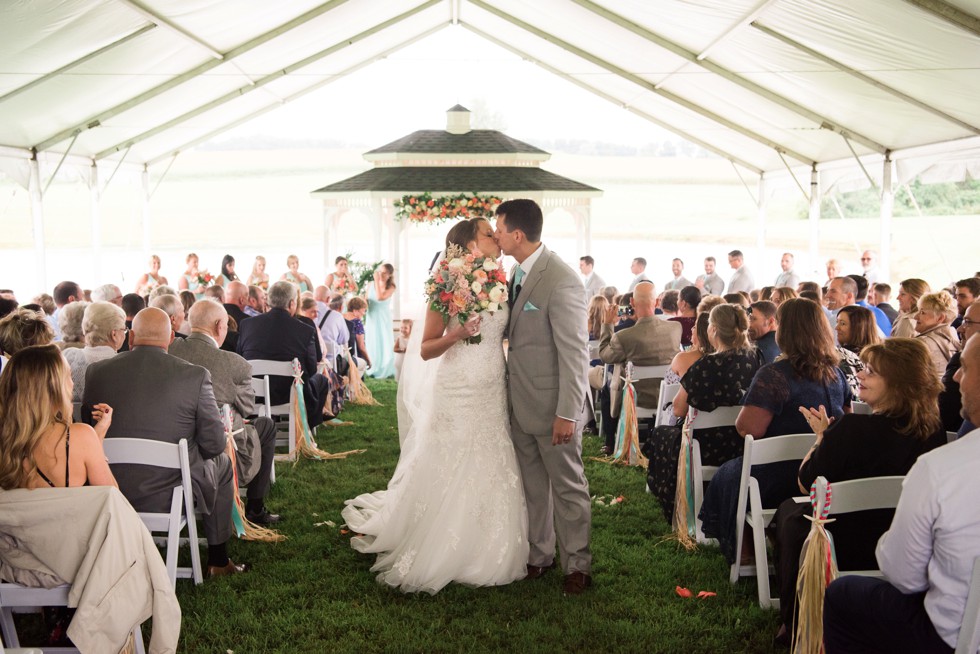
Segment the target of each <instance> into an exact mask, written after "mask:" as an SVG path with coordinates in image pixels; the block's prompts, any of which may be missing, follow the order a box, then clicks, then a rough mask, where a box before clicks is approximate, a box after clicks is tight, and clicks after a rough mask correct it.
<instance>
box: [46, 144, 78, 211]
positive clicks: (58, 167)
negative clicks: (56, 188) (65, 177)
mask: <svg viewBox="0 0 980 654" xmlns="http://www.w3.org/2000/svg"><path fill="white" fill-rule="evenodd" d="M77 140H78V134H75V136H73V137H71V143H69V144H68V148H67V149H66V150H65V152H64V154H62V155H61V159H58V165H57V166H55V167H54V172H53V173H51V177H49V178H48V183H47V184H45V185H44V190H43V191H41V195H42V196H44V195H45V194H46V193H47V192H48V189H49V188H51V182H53V181H54V178H55V177H57V176H58V171H59V170H61V166H62V164H64V163H65V159H67V158H68V155H69V153H71V149H72V148H73V147H75V141H77Z"/></svg>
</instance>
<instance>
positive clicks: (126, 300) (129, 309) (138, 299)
mask: <svg viewBox="0 0 980 654" xmlns="http://www.w3.org/2000/svg"><path fill="white" fill-rule="evenodd" d="M145 308H146V302H145V301H144V300H143V297H142V296H140V295H137V294H136V293H127V294H126V295H124V296H123V299H122V310H123V311H124V312H125V313H126V329H132V328H133V318H135V317H136V314H137V313H139V312H140V311H142V310H143V309H145ZM128 350H129V339H128V338H126V339H123V344H122V347H120V348H119V351H120V352H127V351H128Z"/></svg>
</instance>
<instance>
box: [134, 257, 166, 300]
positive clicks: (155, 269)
mask: <svg viewBox="0 0 980 654" xmlns="http://www.w3.org/2000/svg"><path fill="white" fill-rule="evenodd" d="M166 285H167V278H166V277H164V276H163V275H161V274H160V257H158V256H157V255H155V254H153V255H150V271H149V272H146V273H143V275H142V276H141V277H140V278H139V279H138V280H137V281H136V292H137V293H139V294H140V295H149V294H150V292H151V291H152V290H153V289H155V288H156V287H157V286H166Z"/></svg>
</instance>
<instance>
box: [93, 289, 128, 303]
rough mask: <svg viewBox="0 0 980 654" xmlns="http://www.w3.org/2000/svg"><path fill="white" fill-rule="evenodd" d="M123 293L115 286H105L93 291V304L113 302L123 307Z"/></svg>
mask: <svg viewBox="0 0 980 654" xmlns="http://www.w3.org/2000/svg"><path fill="white" fill-rule="evenodd" d="M122 299H123V293H122V291H120V290H119V287H118V286H116V285H115V284H103V285H102V286H100V287H98V288H96V289H94V290H93V291H92V302H112V303H113V304H115V305H116V306H122Z"/></svg>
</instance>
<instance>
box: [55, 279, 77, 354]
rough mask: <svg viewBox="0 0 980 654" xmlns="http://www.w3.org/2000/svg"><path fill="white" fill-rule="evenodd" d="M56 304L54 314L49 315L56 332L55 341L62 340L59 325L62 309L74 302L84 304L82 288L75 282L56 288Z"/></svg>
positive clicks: (66, 282) (63, 283)
mask: <svg viewBox="0 0 980 654" xmlns="http://www.w3.org/2000/svg"><path fill="white" fill-rule="evenodd" d="M52 295H53V296H54V304H55V307H57V308H56V309H55V310H54V312H53V313H50V314H48V315H47V321H48V324H49V325H51V329H53V330H54V340H55V341H60V340H61V327H60V326H59V325H58V314H59V313H61V311H62V309H64V308H65V307H66V306H68V305H69V304H71V303H73V302H84V299H83V297H82V287H81V286H79V285H78V284H76V283H75V282H71V281H65V282H61V283H60V284H58V285H57V286H55V287H54V293H52Z"/></svg>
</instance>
